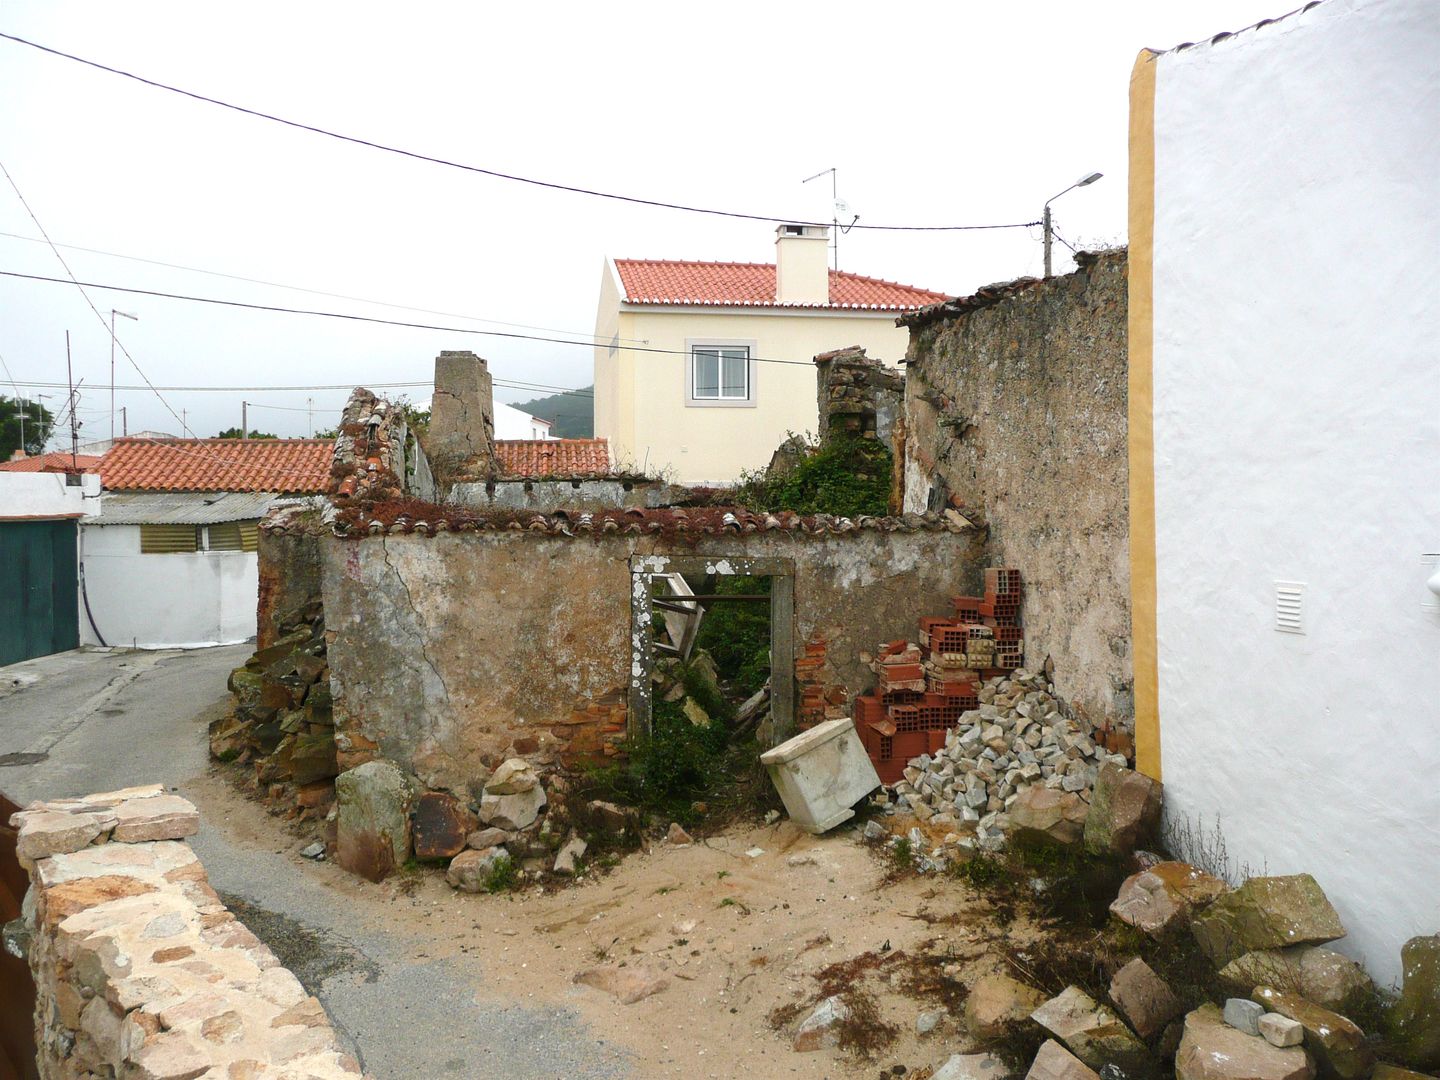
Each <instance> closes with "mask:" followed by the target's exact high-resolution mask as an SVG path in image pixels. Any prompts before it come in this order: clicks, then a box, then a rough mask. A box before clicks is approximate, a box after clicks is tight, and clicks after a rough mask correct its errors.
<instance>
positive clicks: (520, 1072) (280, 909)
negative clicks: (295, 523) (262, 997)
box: [0, 645, 630, 1080]
mask: <svg viewBox="0 0 1440 1080" xmlns="http://www.w3.org/2000/svg"><path fill="white" fill-rule="evenodd" d="M249 652H250V647H249V646H244V645H238V646H230V647H224V648H215V649H203V650H196V651H191V652H180V651H166V652H125V651H104V650H97V651H89V650H86V651H78V652H70V653H61V654H58V655H56V656H50V657H43V658H41V659H39V660H31V661H27V662H26V663H23V664H15V665H12V666H10V667H6V668H0V791H4V792H5V793H6V794H8V795H9V796H10V798H12V799H14V800H15V801H16V802H18V803H20V804H21V805H24V804H25V803H26V802H29V801H30V800H32V799H38V798H55V797H62V796H69V795H83V794H87V793H89V792H92V791H104V790H110V789H114V788H120V787H126V786H129V785H131V784H144V783H155V782H157V781H159V782H164V783H165V784H167V785H169V786H172V787H175V788H178V790H179V791H180V792H181V793H182V794H187V795H190V796H191V797H192V798H194V799H195V801H196V802H197V803H200V804H201V806H202V810H203V809H204V807H205V802H206V799H205V798H203V797H201V796H204V795H206V794H210V793H213V791H214V788H215V781H214V780H213V779H211V778H209V777H207V775H206V774H207V770H208V767H209V761H208V752H207V745H206V732H205V724H206V721H207V720H208V719H209V717H210V716H213V715H215V709H216V708H217V705H218V703H219V702H221V701H222V700H223V699H224V698H225V697H226V696H227V695H226V694H225V676H226V674H227V673H228V672H229V671H230V669H231V668H233V667H235V666H237V665H239V664H241V663H243V662H244V660H245V658H246V656H247V655H248V654H249ZM246 810H249V808H246ZM214 816H215V815H213V814H212V815H210V816H208V817H207V816H205V815H204V814H203V813H202V824H201V831H200V834H199V835H198V836H197V837H195V838H194V840H193V843H194V847H195V851H196V853H197V854H198V855H199V856H200V858H201V859H202V860H203V861H204V863H205V868H206V870H207V872H208V873H209V875H210V880H211V883H212V884H213V885H214V886H215V888H216V889H217V890H218V891H219V892H220V893H221V894H222V895H224V896H225V897H226V899H227V901H228V902H229V903H230V904H231V906H232V907H233V908H234V909H235V911H236V914H237V915H239V916H240V917H241V918H242V919H243V920H244V921H245V922H246V923H247V924H248V925H249V926H250V928H251V929H252V930H254V931H255V933H256V934H258V935H259V936H260V937H261V938H262V939H263V940H265V941H266V942H267V943H268V944H269V945H270V946H271V947H272V948H274V949H275V951H276V953H277V954H278V955H280V957H281V959H282V960H284V961H285V962H286V963H287V964H289V965H290V966H291V968H292V969H293V970H295V973H296V975H297V976H299V977H300V979H301V981H302V982H304V983H305V984H306V986H307V987H308V988H309V989H310V990H311V992H313V993H316V994H317V995H318V996H319V997H320V999H321V1000H322V1001H323V1002H324V1003H325V1006H326V1008H327V1009H328V1010H329V1011H330V1015H331V1017H332V1019H333V1020H334V1021H335V1024H336V1027H337V1028H338V1029H339V1030H340V1032H341V1034H342V1037H343V1038H345V1039H346V1040H347V1041H348V1042H349V1043H350V1044H351V1047H352V1048H353V1050H354V1051H355V1052H356V1054H357V1055H358V1056H359V1057H360V1059H361V1061H362V1062H363V1063H364V1065H365V1068H366V1071H367V1072H368V1073H369V1074H370V1075H371V1076H374V1077H376V1078H377V1080H412V1078H413V1080H438V1078H443V1077H457V1078H470V1077H481V1076H485V1077H497V1078H509V1077H514V1078H517V1080H529V1078H536V1080H539V1078H542V1077H543V1078H547V1080H549V1078H556V1077H568V1078H573V1080H602V1078H611V1077H622V1076H627V1075H630V1070H629V1069H628V1068H627V1067H626V1063H625V1061H624V1060H623V1059H622V1057H621V1056H620V1055H619V1054H618V1053H616V1052H615V1051H614V1050H613V1049H612V1048H611V1047H609V1046H607V1045H606V1043H605V1041H604V1040H603V1039H601V1038H599V1037H598V1036H597V1035H596V1033H594V1032H592V1031H590V1030H588V1029H587V1028H586V1027H585V1025H584V1024H583V1023H582V1022H581V1021H580V1019H579V1018H578V1017H577V1016H576V1015H575V1014H574V1013H573V1012H571V1011H570V1010H567V1009H563V1008H554V1007H536V1006H532V1005H528V1004H522V1003H520V1002H497V1001H494V1000H492V999H487V998H485V997H484V996H483V990H484V986H485V973H484V961H483V960H482V959H481V958H480V957H479V956H477V955H476V954H474V953H471V954H467V955H462V956H456V957H446V958H442V959H435V958H434V955H435V953H436V952H437V951H442V950H437V949H436V945H437V943H436V942H433V941H427V940H426V939H425V938H424V937H423V936H422V934H423V931H421V930H420V929H419V923H420V921H421V920H418V919H417V920H407V919H406V918H405V915H404V913H403V911H396V912H395V919H394V921H393V922H392V923H391V924H390V925H389V926H388V927H386V928H385V929H380V930H377V929H373V927H374V926H375V920H373V919H357V918H355V917H354V912H352V911H349V910H347V906H346V904H345V902H344V901H343V899H341V898H340V897H338V896H337V893H336V890H335V889H334V888H332V887H330V886H328V885H327V884H326V881H325V878H324V875H323V874H322V873H321V870H322V869H323V870H325V871H328V872H331V873H335V872H336V871H333V868H328V867H326V868H320V867H312V866H310V865H308V864H304V863H303V861H302V860H299V859H298V858H297V857H296V855H295V851H294V849H295V847H296V844H295V843H294V842H293V840H292V838H291V837H290V836H289V834H288V833H286V832H285V831H284V828H283V826H282V825H281V823H280V822H279V821H273V820H271V821H267V822H262V823H261V825H262V828H261V829H260V830H259V832H258V837H259V839H258V840H257V839H256V837H255V836H242V835H240V834H241V831H242V830H241V827H240V823H239V821H238V820H236V821H230V820H221V821H216V820H212V818H213V817H214ZM241 816H242V815H241V814H239V813H237V814H236V815H235V817H236V818H237V819H238V818H240V817H241ZM248 816H250V817H253V814H250V815H248ZM272 824H273V839H272V834H271V831H270V829H269V827H268V826H269V825H272ZM440 944H443V943H440ZM477 993H478V994H480V995H481V997H480V1000H478V1001H477Z"/></svg>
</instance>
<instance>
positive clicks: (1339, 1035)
mask: <svg viewBox="0 0 1440 1080" xmlns="http://www.w3.org/2000/svg"><path fill="white" fill-rule="evenodd" d="M1251 996H1252V997H1254V999H1255V1000H1256V1001H1258V1002H1259V1003H1260V1004H1261V1005H1263V1006H1264V1007H1265V1009H1266V1011H1268V1012H1274V1013H1279V1014H1280V1015H1281V1016H1288V1017H1289V1018H1290V1019H1291V1020H1294V1021H1295V1022H1296V1023H1298V1024H1300V1025H1301V1026H1302V1027H1304V1028H1305V1048H1306V1049H1307V1050H1309V1051H1310V1052H1311V1053H1312V1054H1313V1055H1314V1056H1315V1063H1316V1066H1317V1068H1318V1070H1319V1073H1320V1076H1321V1077H1328V1078H1330V1080H1364V1078H1365V1077H1367V1076H1369V1075H1370V1070H1371V1069H1372V1068H1374V1067H1375V1054H1374V1052H1373V1051H1371V1049H1370V1047H1368V1046H1367V1045H1366V1044H1365V1033H1364V1032H1363V1031H1361V1030H1360V1028H1359V1027H1358V1026H1356V1024H1355V1023H1354V1022H1352V1021H1350V1020H1348V1019H1346V1018H1345V1017H1343V1016H1341V1015H1340V1014H1339V1013H1337V1012H1332V1011H1331V1010H1329V1009H1326V1008H1322V1007H1321V1006H1319V1005H1316V1004H1315V1003H1314V1002H1313V1001H1306V1000H1305V999H1304V998H1302V997H1301V996H1300V995H1299V994H1291V993H1288V992H1286V991H1284V990H1276V989H1274V988H1273V987H1269V986H1257V987H1256V988H1255V992H1254V994H1252V995H1251Z"/></svg>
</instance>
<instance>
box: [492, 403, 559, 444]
mask: <svg viewBox="0 0 1440 1080" xmlns="http://www.w3.org/2000/svg"><path fill="white" fill-rule="evenodd" d="M495 438H497V439H551V438H554V436H553V435H551V434H550V422H549V421H548V420H541V419H539V418H538V417H534V416H531V415H530V414H529V413H527V412H522V411H521V410H519V409H517V408H515V406H514V405H506V404H505V403H504V402H503V401H497V402H495Z"/></svg>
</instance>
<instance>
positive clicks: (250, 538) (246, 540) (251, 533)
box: [240, 521, 260, 551]
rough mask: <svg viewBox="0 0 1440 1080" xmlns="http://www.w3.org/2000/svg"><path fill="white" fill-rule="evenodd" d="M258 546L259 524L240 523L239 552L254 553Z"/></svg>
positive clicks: (251, 522)
mask: <svg viewBox="0 0 1440 1080" xmlns="http://www.w3.org/2000/svg"><path fill="white" fill-rule="evenodd" d="M259 546H260V523H259V522H258V521H242V522H240V550H241V551H254V550H256V549H257V548H258V547H259Z"/></svg>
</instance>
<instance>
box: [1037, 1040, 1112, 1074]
mask: <svg viewBox="0 0 1440 1080" xmlns="http://www.w3.org/2000/svg"><path fill="white" fill-rule="evenodd" d="M1025 1080H1100V1074H1099V1073H1097V1072H1096V1071H1095V1070H1094V1069H1092V1068H1090V1066H1088V1065H1086V1064H1085V1063H1084V1062H1083V1061H1081V1060H1080V1059H1079V1058H1077V1057H1076V1056H1075V1055H1074V1054H1072V1053H1070V1051H1069V1050H1066V1049H1065V1048H1064V1047H1063V1046H1061V1045H1060V1044H1059V1043H1058V1042H1056V1041H1055V1040H1054V1039H1046V1040H1045V1042H1044V1043H1043V1044H1042V1045H1041V1047H1040V1051H1039V1053H1037V1054H1036V1055H1035V1060H1034V1061H1033V1062H1031V1064H1030V1071H1029V1072H1027V1073H1026V1074H1025Z"/></svg>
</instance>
